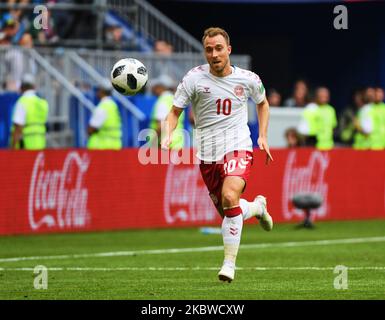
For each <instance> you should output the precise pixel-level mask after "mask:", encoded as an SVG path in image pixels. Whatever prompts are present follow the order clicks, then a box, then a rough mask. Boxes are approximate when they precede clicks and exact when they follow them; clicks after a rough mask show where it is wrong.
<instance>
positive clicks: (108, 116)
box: [88, 80, 122, 150]
mask: <svg viewBox="0 0 385 320" xmlns="http://www.w3.org/2000/svg"><path fill="white" fill-rule="evenodd" d="M112 90H113V88H112V85H111V82H110V81H108V80H106V81H104V82H103V83H102V84H100V85H99V86H98V91H97V96H98V98H99V99H100V102H99V104H98V105H97V106H96V108H95V110H94V111H93V113H92V116H91V119H90V121H89V126H88V134H89V136H90V137H89V139H88V149H99V150H105V149H114V150H119V149H121V148H122V120H121V116H120V112H119V107H118V105H117V104H116V102H115V101H114V100H113V99H112V97H111V92H112Z"/></svg>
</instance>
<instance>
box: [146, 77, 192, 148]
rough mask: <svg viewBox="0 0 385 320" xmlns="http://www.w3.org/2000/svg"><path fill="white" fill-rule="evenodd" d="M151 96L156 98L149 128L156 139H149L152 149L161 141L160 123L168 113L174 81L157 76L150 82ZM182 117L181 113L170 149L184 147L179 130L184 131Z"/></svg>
mask: <svg viewBox="0 0 385 320" xmlns="http://www.w3.org/2000/svg"><path fill="white" fill-rule="evenodd" d="M150 87H151V91H152V94H153V95H155V96H156V97H157V100H156V101H155V104H154V107H153V109H152V113H151V119H150V128H151V129H153V130H155V132H156V135H157V136H156V137H152V138H151V139H150V141H151V145H152V146H153V147H159V146H160V141H161V131H162V121H164V120H165V119H166V116H167V114H168V113H169V112H170V110H171V108H172V106H173V101H174V91H175V88H176V83H175V81H174V80H173V79H172V78H171V77H169V76H168V75H166V74H163V75H161V76H159V77H158V78H156V79H154V80H152V81H151V82H150ZM184 117H185V112H183V113H182V114H181V116H180V118H179V120H178V125H177V129H179V130H176V131H175V134H174V138H173V142H172V144H171V146H170V148H172V149H181V148H183V147H184V136H183V132H180V130H181V129H184Z"/></svg>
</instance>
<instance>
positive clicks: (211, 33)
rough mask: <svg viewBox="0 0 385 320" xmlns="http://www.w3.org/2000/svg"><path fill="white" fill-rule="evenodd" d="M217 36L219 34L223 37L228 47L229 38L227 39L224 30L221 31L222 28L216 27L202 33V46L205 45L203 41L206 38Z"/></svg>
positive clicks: (227, 36)
mask: <svg viewBox="0 0 385 320" xmlns="http://www.w3.org/2000/svg"><path fill="white" fill-rule="evenodd" d="M218 34H220V35H221V36H223V38H225V40H226V43H227V45H230V37H229V35H228V33H227V32H226V31H225V30H223V29H222V28H218V27H210V28H207V29H206V30H205V31H204V32H203V37H202V44H204V43H205V39H206V38H207V37H209V38H211V37H215V36H217V35H218Z"/></svg>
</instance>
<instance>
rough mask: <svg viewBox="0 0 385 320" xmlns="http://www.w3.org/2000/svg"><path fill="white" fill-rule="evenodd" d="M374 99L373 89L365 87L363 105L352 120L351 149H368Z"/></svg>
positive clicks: (371, 129)
mask: <svg viewBox="0 0 385 320" xmlns="http://www.w3.org/2000/svg"><path fill="white" fill-rule="evenodd" d="M374 99H375V90H374V88H373V87H367V88H366V89H365V92H364V103H365V104H364V105H363V106H361V107H360V108H359V109H358V111H357V113H356V116H355V119H354V126H355V134H354V139H353V149H355V150H367V149H369V148H370V134H371V132H372V131H373V125H372V116H371V112H372V107H373V103H374Z"/></svg>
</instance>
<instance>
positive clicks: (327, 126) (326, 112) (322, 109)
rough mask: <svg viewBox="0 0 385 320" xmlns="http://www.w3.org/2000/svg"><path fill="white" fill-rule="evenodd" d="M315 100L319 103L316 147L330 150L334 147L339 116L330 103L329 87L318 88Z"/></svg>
mask: <svg viewBox="0 0 385 320" xmlns="http://www.w3.org/2000/svg"><path fill="white" fill-rule="evenodd" d="M315 100H316V104H317V105H318V112H317V124H316V126H317V133H316V140H317V143H316V148H317V149H319V150H330V149H332V148H333V147H334V130H335V128H336V127H337V116H336V111H335V110H334V108H333V107H332V106H331V105H330V104H329V101H330V92H329V89H328V88H326V87H319V88H317V89H316V93H315Z"/></svg>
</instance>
